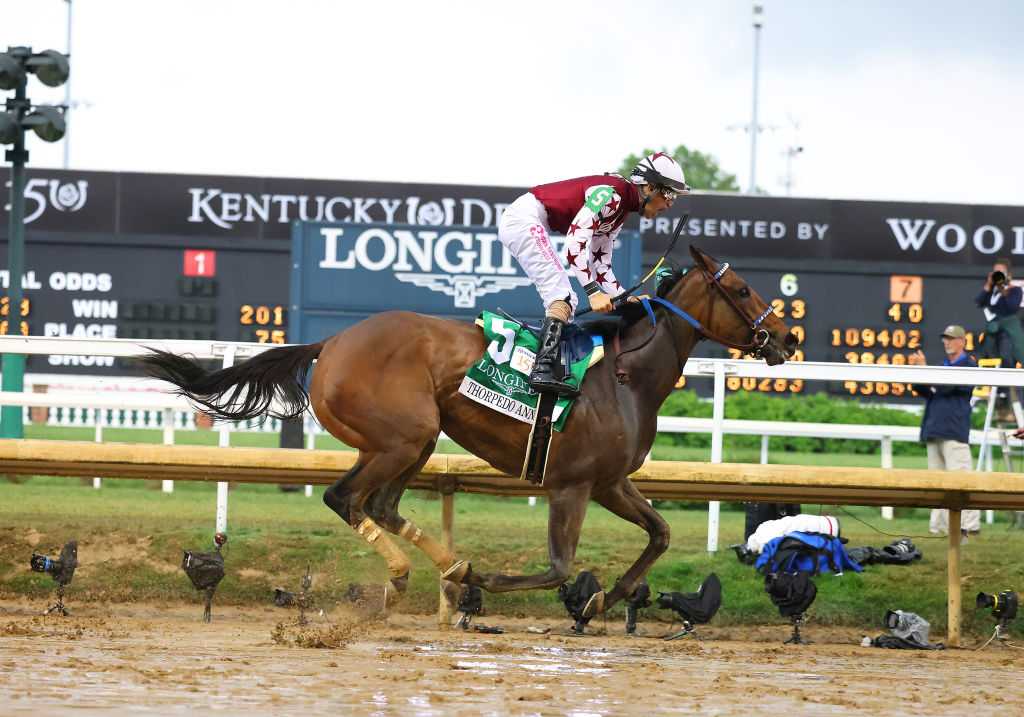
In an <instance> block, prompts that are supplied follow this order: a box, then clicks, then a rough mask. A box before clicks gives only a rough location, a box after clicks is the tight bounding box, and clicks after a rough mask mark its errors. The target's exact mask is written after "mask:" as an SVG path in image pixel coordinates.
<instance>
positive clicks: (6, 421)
mask: <svg viewBox="0 0 1024 717" xmlns="http://www.w3.org/2000/svg"><path fill="white" fill-rule="evenodd" d="M19 49H22V50H26V49H27V48H19ZM27 82H28V81H27V79H26V80H25V81H23V82H22V83H21V84H19V85H18V87H17V88H16V89H15V91H14V99H13V100H8V101H7V109H8V110H9V111H11V112H12V114H13V115H14V119H15V121H16V122H17V123H18V125H19V127H18V132H17V135H16V138H15V140H14V147H13V148H12V149H10V150H8V151H7V155H6V156H7V160H8V161H9V162H10V163H11V216H10V225H9V229H8V232H7V236H8V237H9V239H8V241H7V269H8V280H9V281H8V287H7V332H8V333H10V334H19V333H21V299H22V291H21V275H22V274H23V273H24V272H25V163H26V162H27V161H28V152H26V151H25V130H24V129H22V128H21V126H20V125H21V119H22V117H23V116H24V114H25V111H26V109H27V107H28V100H27V99H26V98H25V85H26V84H27ZM0 365H2V368H3V390H4V391H17V392H19V393H20V392H21V391H23V390H24V389H25V356H24V355H22V354H9V353H5V354H4V355H3V362H2V364H0ZM0 436H2V437H4V438H24V437H25V429H24V424H23V422H22V410H21V406H4V407H3V409H2V410H0Z"/></svg>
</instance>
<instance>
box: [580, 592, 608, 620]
mask: <svg viewBox="0 0 1024 717" xmlns="http://www.w3.org/2000/svg"><path fill="white" fill-rule="evenodd" d="M602 612H604V590H601V591H599V592H596V593H594V594H593V595H591V596H590V599H589V600H587V604H586V605H584V606H583V613H582V615H583V617H584V618H592V617H594V615H597V614H599V613H602Z"/></svg>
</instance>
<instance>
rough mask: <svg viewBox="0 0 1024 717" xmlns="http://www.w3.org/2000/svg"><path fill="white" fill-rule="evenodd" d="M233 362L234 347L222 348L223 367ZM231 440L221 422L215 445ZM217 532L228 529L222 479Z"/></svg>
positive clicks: (226, 493)
mask: <svg viewBox="0 0 1024 717" xmlns="http://www.w3.org/2000/svg"><path fill="white" fill-rule="evenodd" d="M234 364H235V347H234V346H228V347H227V348H226V349H225V350H224V363H223V364H222V366H223V368H231V367H232V366H234ZM230 442H231V434H230V433H229V432H228V425H227V423H223V424H221V427H220V436H219V437H218V440H217V445H218V446H220V447H221V448H226V447H227V446H228V444H229V443H230ZM216 530H217V532H218V533H226V532H227V530H228V484H227V483H226V482H224V481H218V482H217V527H216Z"/></svg>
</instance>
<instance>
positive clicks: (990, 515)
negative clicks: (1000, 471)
mask: <svg viewBox="0 0 1024 717" xmlns="http://www.w3.org/2000/svg"><path fill="white" fill-rule="evenodd" d="M985 472H986V473H991V472H992V444H991V443H989V444H988V451H987V452H986V453H985ZM995 522H996V512H995V511H994V510H992V509H991V508H989V509H987V510H986V511H985V525H992V524H993V523H995Z"/></svg>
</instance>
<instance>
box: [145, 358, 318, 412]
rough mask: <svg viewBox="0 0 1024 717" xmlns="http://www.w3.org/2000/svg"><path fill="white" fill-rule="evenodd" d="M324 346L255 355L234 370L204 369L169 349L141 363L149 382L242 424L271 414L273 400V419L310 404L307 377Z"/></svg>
mask: <svg viewBox="0 0 1024 717" xmlns="http://www.w3.org/2000/svg"><path fill="white" fill-rule="evenodd" d="M322 348H323V343H322V342H321V343H318V344H306V345H303V346H282V347H280V348H276V349H271V350H269V351H265V352H264V353H261V354H257V355H256V356H253V357H252V358H251V359H249V360H248V361H244V362H242V363H240V364H238V365H237V366H231V367H229V368H225V369H221V370H219V371H207V370H206V369H204V368H203V367H202V366H200V365H199V363H198V362H197V361H196V360H194V359H190V358H186V357H184V356H178V355H176V354H172V353H169V352H167V351H158V350H155V349H154V350H153V352H152V353H151V354H149V355H148V356H144V357H142V358H140V359H139V362H140V363H141V364H142V367H143V369H144V370H145V371H146V373H147V374H149V375H150V376H152V377H153V378H159V379H161V380H163V381H167V382H169V383H173V384H174V385H175V386H177V387H178V390H177V391H175V393H177V394H178V395H180V396H184V397H186V398H188V399H190V400H192V401H194V402H195V403H198V404H199V405H200V406H203V407H204V408H206V409H207V411H208V412H209V413H210V414H211V415H213V416H214V417H215V418H220V419H226V420H231V421H245V420H248V419H251V418H256V417H258V416H262V415H264V414H266V413H268V412H269V410H270V404H271V402H272V401H273V400H274V399H275V398H276V399H277V400H278V401H279V402H280V404H281V406H282V407H283V408H282V410H281V411H275V412H272V413H270V415H272V416H274V417H276V418H283V419H284V418H297V417H299V416H301V415H302V413H303V412H304V411H305V410H306V408H307V407H308V406H309V394H308V393H307V392H306V376H307V375H308V374H309V367H310V366H311V365H312V363H313V359H315V358H316V357H317V356H319V355H320V350H321V349H322Z"/></svg>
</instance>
